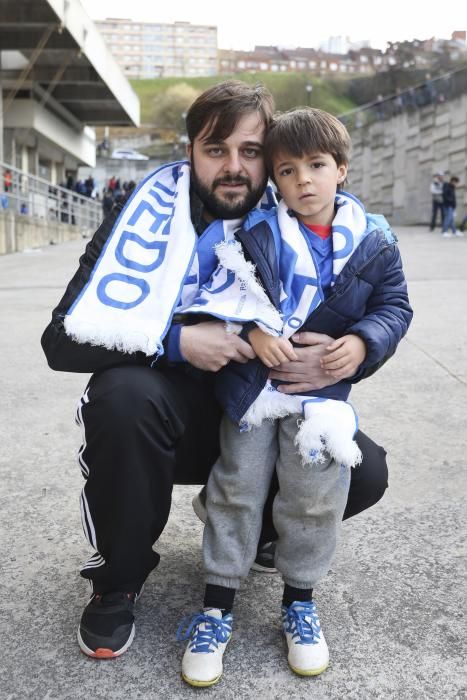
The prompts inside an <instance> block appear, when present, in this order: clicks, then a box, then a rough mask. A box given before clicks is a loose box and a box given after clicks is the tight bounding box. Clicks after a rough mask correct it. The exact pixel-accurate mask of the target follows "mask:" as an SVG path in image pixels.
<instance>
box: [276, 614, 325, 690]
mask: <svg viewBox="0 0 467 700" xmlns="http://www.w3.org/2000/svg"><path fill="white" fill-rule="evenodd" d="M282 628H283V630H284V634H285V638H286V640H287V646H288V648H289V655H288V658H287V660H288V662H289V666H290V668H291V669H292V671H294V672H295V673H298V675H299V676H317V675H318V674H320V673H322V672H323V671H325V670H326V669H327V667H328V664H329V650H328V645H327V644H326V640H325V639H324V634H323V632H322V631H321V625H320V623H319V618H318V613H317V611H316V605H315V603H314V602H313V601H312V602H309V603H302V602H300V601H295V602H294V603H292V604H291V605H289V607H288V608H286V607H285V606H284V605H283V606H282Z"/></svg>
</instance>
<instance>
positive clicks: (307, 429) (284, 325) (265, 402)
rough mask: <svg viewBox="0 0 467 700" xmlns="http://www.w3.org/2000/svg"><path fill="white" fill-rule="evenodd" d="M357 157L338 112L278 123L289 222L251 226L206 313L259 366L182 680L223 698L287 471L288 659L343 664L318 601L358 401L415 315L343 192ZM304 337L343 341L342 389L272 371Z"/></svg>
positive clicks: (206, 301)
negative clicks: (245, 582)
mask: <svg viewBox="0 0 467 700" xmlns="http://www.w3.org/2000/svg"><path fill="white" fill-rule="evenodd" d="M349 150H350V138H349V135H348V133H347V131H346V129H345V127H344V126H343V125H342V124H341V123H340V122H339V121H338V120H337V119H335V118H334V117H333V116H332V115H330V114H328V113H326V112H323V111H321V110H317V109H311V108H308V109H297V110H294V111H292V112H289V113H286V114H283V115H280V116H278V117H277V118H276V119H275V121H274V123H273V125H272V127H271V129H270V131H269V133H268V136H267V137H266V142H265V154H266V159H267V162H268V166H269V172H270V175H271V177H272V178H273V180H274V181H275V183H276V185H277V188H278V190H279V192H280V194H281V196H282V201H281V203H280V205H279V207H278V209H277V211H276V212H273V213H270V214H264V213H260V212H253V213H252V214H250V215H249V216H248V217H247V219H246V220H245V221H244V222H243V224H242V228H241V229H240V230H239V231H236V233H235V238H236V241H233V242H232V241H230V242H228V243H226V244H225V245H224V246H223V247H221V248H222V249H221V248H219V249H218V251H217V252H218V254H219V258H220V260H221V266H220V268H218V269H217V270H216V271H215V273H214V275H213V276H212V277H211V280H210V282H209V283H208V284H207V285H205V288H204V289H202V290H200V294H199V298H198V301H197V304H195V305H194V306H195V307H198V312H199V310H202V312H203V313H209V314H212V315H215V316H218V317H221V318H225V320H226V321H227V322H231V321H233V322H240V323H242V324H244V325H243V329H242V334H243V336H244V337H247V338H248V339H249V342H250V343H251V345H252V346H253V348H254V350H255V352H256V354H257V356H258V357H257V359H255V360H252V361H250V362H248V363H247V364H238V363H233V362H231V363H230V364H229V365H227V367H225V368H224V370H222V371H221V372H220V373H219V375H218V377H217V380H218V381H217V395H218V398H219V400H220V401H221V403H222V404H223V407H224V409H225V412H226V415H225V417H224V419H223V422H222V425H221V456H220V458H219V460H218V461H217V463H216V464H215V466H214V468H213V470H212V472H211V476H210V479H209V482H208V486H207V512H208V517H207V523H206V528H205V532H204V539H203V555H204V564H205V570H206V584H207V585H206V590H205V598H204V609H203V610H202V611H201V612H199V613H195V614H194V615H193V616H191V618H190V619H189V620H188V621H187V629H186V631H185V632H184V633H183V627H184V624H185V621H183V622H182V624H181V625H180V628H179V631H178V637H179V638H180V639H188V640H189V642H188V646H187V649H186V651H185V654H184V657H183V661H182V676H183V678H184V680H185V681H186V682H188V683H189V684H191V685H194V686H207V685H212V684H213V683H215V682H217V681H218V680H219V678H220V676H221V674H222V656H223V653H224V650H225V647H226V645H227V643H228V641H229V640H230V637H231V633H232V613H231V611H232V606H233V601H234V596H235V592H236V590H237V588H239V586H240V581H241V580H242V579H243V578H244V577H245V576H246V575H247V573H248V571H249V569H250V566H251V564H252V562H253V560H254V556H255V552H256V545H257V541H258V537H259V533H260V528H261V514H262V509H263V505H264V502H265V500H266V496H267V493H268V487H269V483H270V479H271V476H272V474H273V471H274V469H276V470H277V475H278V479H279V492H278V494H277V496H276V499H275V502H274V511H273V512H274V521H275V526H276V529H277V532H278V535H279V539H278V542H277V549H276V566H277V569H278V570H279V571H280V572H281V574H282V577H283V580H284V593H283V600H282V624H283V631H284V634H285V637H286V640H287V644H288V662H289V665H290V666H291V668H292V670H293V671H295V672H296V673H298V674H300V675H304V676H308V675H317V674H319V673H321V672H322V671H324V670H325V669H326V668H327V665H328V662H329V653H328V649H327V645H326V641H325V639H324V635H323V633H322V631H321V626H320V623H319V618H318V614H317V609H316V605H315V603H314V601H313V599H312V590H313V588H314V587H315V585H316V584H317V583H318V581H319V580H320V579H321V578H323V577H324V576H325V574H326V573H327V571H328V569H329V566H330V563H331V561H332V557H333V554H334V551H335V546H336V540H337V536H338V533H339V529H340V523H341V521H342V515H343V512H344V508H345V504H346V500H347V495H348V487H349V479H350V466H355V465H356V464H358V462H359V451H358V448H357V447H356V444H355V442H354V441H353V436H354V433H355V432H356V429H357V426H356V419H355V416H354V412H353V409H352V408H351V406H350V404H347V403H346V399H347V397H348V394H349V391H350V386H351V382H355V381H358V379H359V378H360V376H362V374H363V373H364V371H365V367H373V366H374V367H376V366H378V365H380V364H382V363H383V362H384V361H385V360H386V359H387V358H388V357H390V356H391V355H392V354H393V353H394V351H395V349H396V347H397V344H398V343H399V341H400V339H401V338H402V337H403V335H404V334H405V333H406V331H407V328H408V325H409V323H410V320H411V317H412V311H411V308H410V305H409V301H408V296H407V287H406V283H405V279H404V275H403V272H402V264H401V259H400V255H399V252H398V250H397V247H396V244H395V238H394V236H393V234H392V232H391V230H390V229H389V226H388V224H387V222H386V221H385V219H384V218H383V217H378V216H371V215H366V213H365V210H364V208H363V206H362V204H361V203H360V202H359V201H358V200H357V199H356V198H355V197H353V196H352V195H349V194H347V193H345V192H340V188H341V186H342V184H343V183H344V181H345V179H346V176H347V168H348V158H349ZM239 243H240V244H241V250H240V251H239ZM231 253H233V254H232V255H231ZM252 263H254V268H253V270H254V273H255V275H256V277H257V279H252V276H251V274H250V273H251V269H252ZM247 268H249V269H247ZM258 280H259V283H260V284H258ZM236 293H237V295H238V297H237V298H236V297H235V294H236ZM252 300H253V301H252ZM232 309H234V311H233V312H232ZM277 310H278V311H279V312H280V313H276V315H274V312H277ZM299 329H301V330H306V331H310V330H311V331H317V332H322V333H327V334H328V335H330V336H331V337H334V338H337V340H335V341H333V342H332V343H330V344H329V347H328V348H327V353H326V355H325V356H324V357H323V360H322V363H323V367H325V368H326V370H327V371H328V372H329V373H330V374H332V376H333V377H336V378H338V379H340V380H341V381H339V382H338V383H337V384H335V385H333V386H331V387H326V388H325V389H322V390H317V391H313V392H310V394H309V395H307V394H304V395H301V396H290V395H287V394H284V393H281V392H280V390H279V391H278V390H276V388H275V386H274V384H277V383H275V382H274V372H272V373H271V374H270V370H271V368H274V367H275V366H276V365H278V364H279V363H281V362H283V361H285V360H292V361H293V360H294V359H295V354H294V349H293V344H292V343H291V341H290V340H289V338H291V339H292V341H299V336H297V335H296V333H297V331H298V330H299ZM268 377H270V379H268ZM349 378H350V379H349ZM271 380H272V381H271ZM299 388H300V387H299ZM303 417H304V419H305V420H303V422H302V423H301V425H300V427H299V429H297V424H299V423H300V419H301V418H303ZM263 418H269V420H264V421H263ZM271 418H274V420H271ZM239 424H240V428H239ZM252 426H253V427H252ZM297 444H298V448H299V450H298V451H297V449H296V447H295V445H297ZM299 452H300V454H299ZM310 462H311V464H309V463H310Z"/></svg>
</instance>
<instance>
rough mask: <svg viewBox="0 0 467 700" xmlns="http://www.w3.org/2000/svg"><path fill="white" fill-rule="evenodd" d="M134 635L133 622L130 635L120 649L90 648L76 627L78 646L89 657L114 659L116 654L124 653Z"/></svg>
mask: <svg viewBox="0 0 467 700" xmlns="http://www.w3.org/2000/svg"><path fill="white" fill-rule="evenodd" d="M134 636H135V625H134V623H133V627H132V628H131V632H130V636H129V637H128V639H127V641H126V642H125V644H124V645H123V646H122V648H121V649H117V651H113V650H112V649H106V648H105V647H99V648H98V649H94V650H92V649H90V648H89V647H88V646H86V644H85V643H84V641H83V638H82V637H81V632H80V629H79V627H78V644H79V648H80V649H81V651H82V652H83V654H86V656H89V657H90V658H91V659H102V660H104V659H116V658H117V657H118V656H121V655H122V654H124V653H125V651H126V650H127V649H128V648H129V646H130V645H131V643H132V641H133V639H134Z"/></svg>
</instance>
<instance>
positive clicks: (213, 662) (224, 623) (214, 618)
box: [177, 608, 233, 688]
mask: <svg viewBox="0 0 467 700" xmlns="http://www.w3.org/2000/svg"><path fill="white" fill-rule="evenodd" d="M232 622H233V618H232V614H231V613H227V614H226V615H224V616H222V611H221V610H218V609H217V608H206V609H205V610H203V611H202V612H198V613H194V614H193V615H189V616H188V617H185V618H184V619H183V620H182V622H181V623H180V626H179V628H178V630H177V639H178V640H179V641H184V640H185V639H188V640H189V642H188V646H187V648H186V649H185V653H184V655H183V659H182V678H183V680H184V681H186V683H189V685H194V686H195V687H199V688H201V687H205V686H208V685H214V683H217V681H218V680H219V679H220V677H221V676H222V657H223V655H224V651H225V647H226V646H227V644H228V643H229V641H230V638H231V636H232ZM184 627H185V628H186V629H185V631H184V632H183V628H184Z"/></svg>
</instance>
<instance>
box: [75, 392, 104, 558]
mask: <svg viewBox="0 0 467 700" xmlns="http://www.w3.org/2000/svg"><path fill="white" fill-rule="evenodd" d="M88 394H89V389H86V391H85V392H84V394H83V396H82V397H81V399H80V400H79V403H78V407H77V409H76V423H77V425H79V427H80V428H81V435H82V439H83V442H82V445H81V447H80V448H79V451H78V462H79V465H80V467H81V472H82V474H83V476H84V478H85V479H87V478H88V476H89V467H88V465H87V464H86V462H85V461H84V457H83V453H84V451H85V449H86V446H87V443H86V429H85V425H84V419H83V406H85V405H86V404H87V403H89V395H88ZM84 488H85V487H84ZM84 488H83V489H82V491H81V497H80V509H81V523H82V526H83V530H84V535H85V537H86V539H87V540H88V542H89V544H90V545H91V546H92V547H93V548H94V549H95V550H96V552H95V553H94V554H93V555H92V556H91V557H90V558H89V559H88V560H87V562H86V563H85V564H84V565H83V566H82V567H81V571H84V569H96V568H98V567H99V566H104V564H105V559H104V557H103V556H102V555H101V554H100V553H99V552H98V551H97V538H96V531H95V529H94V523H93V522H92V517H91V511H90V509H89V504H88V501H87V498H86V494H85V491H84Z"/></svg>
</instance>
